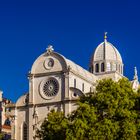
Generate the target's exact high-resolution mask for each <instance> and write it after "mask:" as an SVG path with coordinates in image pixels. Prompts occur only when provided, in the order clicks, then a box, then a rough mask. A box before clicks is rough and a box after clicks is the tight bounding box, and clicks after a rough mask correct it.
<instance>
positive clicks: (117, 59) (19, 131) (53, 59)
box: [11, 35, 139, 140]
mask: <svg viewBox="0 0 140 140" xmlns="http://www.w3.org/2000/svg"><path fill="white" fill-rule="evenodd" d="M75 55H76V54H75ZM123 66H124V64H123V61H122V57H121V55H120V53H119V51H118V50H117V49H116V47H114V46H113V45H112V44H111V43H109V42H108V41H107V37H106V35H105V37H104V41H103V42H102V43H101V44H99V45H98V46H97V48H96V49H95V52H94V53H93V56H92V58H91V60H90V62H89V70H85V69H84V68H82V67H81V66H79V65H77V64H75V63H74V62H72V61H71V60H69V59H67V58H66V57H64V56H63V55H61V54H59V53H57V52H55V51H54V49H53V47H52V46H49V47H48V48H47V50H46V51H45V52H44V53H43V54H41V55H40V56H39V57H38V58H37V59H36V60H35V62H34V63H33V65H32V68H31V71H30V73H29V75H28V78H29V92H27V93H26V94H24V95H23V96H21V97H20V98H19V99H18V101H17V102H16V104H15V106H12V111H11V118H12V124H11V125H12V139H15V140H36V139H37V138H36V137H35V132H36V128H38V127H39V126H40V125H41V123H42V122H43V120H44V118H45V117H46V116H47V114H48V113H49V112H50V110H52V109H55V110H57V111H63V112H64V113H65V114H68V113H70V112H72V111H73V110H75V109H76V108H77V105H76V100H77V99H78V98H79V96H81V95H83V94H86V93H88V92H92V91H94V90H95V86H96V82H97V80H100V79H104V78H112V79H113V80H115V81H117V80H119V79H120V78H122V77H124V75H123ZM132 86H133V88H134V89H135V90H136V89H137V88H138V86H139V82H138V76H137V70H136V68H135V75H134V79H133V81H132Z"/></svg>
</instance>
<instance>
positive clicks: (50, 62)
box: [44, 58, 54, 69]
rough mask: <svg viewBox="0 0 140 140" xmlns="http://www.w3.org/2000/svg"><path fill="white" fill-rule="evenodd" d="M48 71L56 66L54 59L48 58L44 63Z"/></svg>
mask: <svg viewBox="0 0 140 140" xmlns="http://www.w3.org/2000/svg"><path fill="white" fill-rule="evenodd" d="M44 66H45V68H46V69H51V68H52V67H53V66H54V60H53V59H52V58H47V59H46V60H45V62H44Z"/></svg>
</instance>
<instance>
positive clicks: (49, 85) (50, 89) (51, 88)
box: [40, 78, 59, 99]
mask: <svg viewBox="0 0 140 140" xmlns="http://www.w3.org/2000/svg"><path fill="white" fill-rule="evenodd" d="M40 86H41V87H40V90H41V95H42V96H43V97H44V98H47V99H51V98H53V97H54V96H55V95H56V94H57V93H58V90H59V84H58V81H57V80H56V79H55V78H49V79H47V80H45V81H43V82H42V83H41V85H40Z"/></svg>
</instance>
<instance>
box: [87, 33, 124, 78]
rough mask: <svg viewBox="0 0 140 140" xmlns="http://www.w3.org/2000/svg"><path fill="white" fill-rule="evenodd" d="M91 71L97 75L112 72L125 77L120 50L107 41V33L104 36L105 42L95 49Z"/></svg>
mask: <svg viewBox="0 0 140 140" xmlns="http://www.w3.org/2000/svg"><path fill="white" fill-rule="evenodd" d="M89 70H90V72H91V73H94V74H97V75H98V74H103V73H110V72H118V73H119V74H121V75H123V62H122V57H121V55H120V53H119V52H118V50H117V49H116V48H115V47H114V46H113V45H112V44H111V43H110V42H108V41H107V33H105V35H104V42H102V43H101V44H99V45H98V47H97V48H96V49H95V52H94V54H93V56H92V58H91V61H90V68H89Z"/></svg>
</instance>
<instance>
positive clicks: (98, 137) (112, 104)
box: [37, 79, 140, 140]
mask: <svg viewBox="0 0 140 140" xmlns="http://www.w3.org/2000/svg"><path fill="white" fill-rule="evenodd" d="M78 104H79V106H78V108H77V110H75V111H73V112H72V113H71V114H70V115H69V116H66V117H65V115H64V114H63V113H62V112H55V111H54V110H53V111H51V112H50V113H49V114H48V117H47V118H46V119H45V120H44V122H43V123H42V125H41V128H40V129H39V130H38V131H37V136H38V137H39V138H40V139H41V140H46V139H48V140H55V139H57V140H137V139H140V114H139V111H140V90H138V92H134V91H133V90H132V86H131V83H130V82H129V81H128V80H127V79H121V80H119V81H118V82H114V81H113V80H111V79H105V80H101V81H99V82H98V85H97V87H96V92H95V93H88V94H86V95H85V96H82V97H81V98H80V100H79V102H78Z"/></svg>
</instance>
